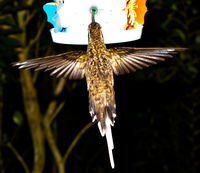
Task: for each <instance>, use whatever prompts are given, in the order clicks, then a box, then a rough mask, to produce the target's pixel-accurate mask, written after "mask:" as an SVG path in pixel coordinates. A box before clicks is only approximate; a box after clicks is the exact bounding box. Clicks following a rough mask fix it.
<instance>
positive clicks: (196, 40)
mask: <svg viewBox="0 0 200 173" xmlns="http://www.w3.org/2000/svg"><path fill="white" fill-rule="evenodd" d="M195 42H196V43H197V44H198V45H200V35H198V36H196V38H195Z"/></svg>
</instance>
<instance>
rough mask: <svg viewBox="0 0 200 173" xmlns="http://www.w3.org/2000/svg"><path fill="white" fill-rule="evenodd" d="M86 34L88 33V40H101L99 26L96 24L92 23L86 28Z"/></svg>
mask: <svg viewBox="0 0 200 173" xmlns="http://www.w3.org/2000/svg"><path fill="white" fill-rule="evenodd" d="M88 33H89V40H91V41H95V40H98V41H100V40H102V39H103V36H102V32H101V25H100V24H99V23H97V22H92V23H90V24H89V26H88Z"/></svg>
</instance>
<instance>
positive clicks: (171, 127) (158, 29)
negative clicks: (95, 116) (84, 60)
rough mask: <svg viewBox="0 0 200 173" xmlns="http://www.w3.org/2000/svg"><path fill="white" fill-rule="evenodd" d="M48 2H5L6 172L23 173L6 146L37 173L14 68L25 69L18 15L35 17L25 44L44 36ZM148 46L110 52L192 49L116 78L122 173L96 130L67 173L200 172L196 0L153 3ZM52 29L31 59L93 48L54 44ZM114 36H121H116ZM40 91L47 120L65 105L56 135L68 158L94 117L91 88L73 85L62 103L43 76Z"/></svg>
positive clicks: (48, 164)
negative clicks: (19, 64) (52, 105)
mask: <svg viewBox="0 0 200 173" xmlns="http://www.w3.org/2000/svg"><path fill="white" fill-rule="evenodd" d="M47 2H48V1H45V0H43V1H42V0H35V1H34V2H33V4H32V5H30V6H27V5H26V3H25V2H24V3H23V1H19V0H15V1H9V0H8V1H3V2H0V15H1V17H0V42H1V43H0V114H1V117H0V123H1V124H0V129H1V130H0V132H1V143H0V147H1V148H0V149H1V153H0V169H1V170H0V172H2V173H3V172H5V173H15V172H24V168H23V167H22V165H21V163H20V162H19V160H18V159H17V158H16V155H15V154H14V153H13V152H12V150H11V149H10V148H9V147H8V146H7V144H8V143H12V145H13V146H14V148H15V149H16V150H17V151H18V153H19V154H20V155H21V156H22V157H23V159H24V161H25V162H26V164H27V165H28V167H29V169H30V171H31V170H32V166H33V145H32V139H31V135H30V130H29V125H28V123H27V117H26V111H25V110H24V109H25V108H24V101H23V93H22V89H21V84H20V80H19V78H20V74H19V70H18V69H17V68H15V67H12V66H11V65H10V63H12V62H14V61H18V53H19V52H18V51H17V49H16V48H19V47H22V48H23V46H24V45H22V42H21V41H20V40H19V39H18V38H16V37H15V35H17V34H19V33H20V32H22V31H21V28H20V25H19V23H18V22H17V13H18V12H19V11H22V10H26V11H29V12H30V13H34V16H33V17H32V19H31V21H30V22H29V24H28V25H27V26H26V42H27V43H28V42H29V41H30V40H31V39H33V38H34V37H35V35H36V34H37V31H38V28H39V27H40V25H41V23H42V20H43V19H44V18H45V17H46V15H45V13H44V12H43V10H42V6H43V5H44V4H45V3H47ZM147 8H148V12H147V13H146V16H145V24H144V30H143V34H142V38H141V39H140V40H138V41H133V42H129V43H123V44H122V43H120V44H114V45H107V47H108V48H110V47H113V46H114V47H115V46H133V47H134V46H136V47H186V48H188V51H186V52H181V53H179V54H177V55H175V56H174V58H173V59H169V60H167V61H166V62H164V63H160V64H158V65H156V66H152V67H150V68H147V69H144V70H141V71H137V72H135V73H131V74H127V75H124V76H117V77H115V93H116V104H117V118H116V121H115V126H114V127H113V128H112V131H113V139H114V145H115V149H114V159H115V165H116V168H115V169H114V170H112V169H111V167H110V163H109V157H108V152H107V143H106V140H105V138H102V137H101V135H100V133H99V130H98V128H97V126H96V125H94V126H92V127H91V128H90V129H88V131H86V132H85V133H84V134H83V136H82V137H81V138H80V140H79V141H78V143H77V145H76V146H75V148H74V149H73V150H72V152H71V154H70V156H69V158H68V160H67V162H66V164H65V169H66V172H70V173H73V172H85V173H90V172H91V173H102V172H107V173H108V172H134V173H146V172H154V173H162V172H166V173H198V172H199V171H200V148H199V147H200V119H199V118H200V97H199V96H200V76H199V70H200V64H199V62H200V60H199V55H200V13H199V9H200V5H199V3H198V1H196V0H193V1H192V0H179V1H177V0H168V1H166V0H147ZM51 27H52V26H51V24H49V23H46V25H45V28H44V30H43V32H42V35H41V36H40V39H39V40H38V41H37V42H36V44H34V45H33V46H32V47H31V49H30V50H29V54H28V55H29V56H28V58H29V59H31V58H36V57H42V56H46V55H49V54H51V55H52V54H58V53H63V52H66V51H70V50H79V49H82V50H86V46H72V45H61V44H56V43H53V42H52V40H51V36H50V32H49V29H50V28H51ZM113 29H114V28H113ZM31 73H32V75H33V76H36V80H35V83H34V87H35V88H36V91H37V97H38V103H39V106H40V111H41V114H42V116H43V114H44V113H45V111H46V109H47V107H48V104H49V102H50V101H51V100H53V99H56V100H57V101H58V102H59V103H60V102H62V101H65V105H64V107H63V109H62V110H61V111H60V112H59V114H58V115H57V117H56V119H55V120H54V122H53V123H52V131H53V133H54V135H55V139H56V142H57V145H58V148H59V150H60V152H61V154H62V155H64V153H65V152H66V150H67V148H68V147H69V145H70V144H71V142H72V140H73V139H74V137H75V136H76V135H77V134H78V133H79V131H80V130H81V129H82V128H83V127H84V126H85V125H86V124H87V123H89V122H90V121H91V117H90V115H89V113H88V92H87V88H86V81H85V79H84V80H80V81H69V80H66V84H65V86H64V89H63V90H62V93H61V94H60V95H59V96H57V97H56V98H55V96H54V95H53V90H54V89H55V85H56V83H57V82H58V80H59V79H56V78H55V77H49V73H48V72H47V73H44V72H43V71H40V72H37V75H35V72H34V71H31ZM45 152H46V153H45V155H46V161H45V167H44V171H43V172H48V173H56V172H58V171H57V170H56V164H55V162H54V158H53V155H52V153H51V151H50V149H49V146H48V144H47V142H45Z"/></svg>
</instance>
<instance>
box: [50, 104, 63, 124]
mask: <svg viewBox="0 0 200 173" xmlns="http://www.w3.org/2000/svg"><path fill="white" fill-rule="evenodd" d="M64 105H65V101H63V102H62V103H60V105H59V106H58V107H57V109H56V110H55V112H54V114H53V115H52V116H51V117H50V119H49V123H52V121H53V120H54V119H55V117H56V116H57V115H58V113H59V112H60V111H61V109H62V108H63V106H64Z"/></svg>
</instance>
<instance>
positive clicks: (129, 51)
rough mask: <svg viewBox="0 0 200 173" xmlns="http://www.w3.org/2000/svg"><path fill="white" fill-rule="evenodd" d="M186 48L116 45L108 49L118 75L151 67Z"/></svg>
mask: <svg viewBox="0 0 200 173" xmlns="http://www.w3.org/2000/svg"><path fill="white" fill-rule="evenodd" d="M184 50H186V49H185V48H134V47H115V48H111V49H108V51H109V52H110V53H111V56H112V57H111V59H112V60H111V61H112V67H113V70H114V73H115V74H116V75H121V74H125V73H130V72H135V71H136V70H138V69H143V68H145V67H149V66H150V65H153V64H157V63H158V62H160V61H164V60H165V59H167V58H172V57H173V56H172V55H173V54H175V53H176V52H178V51H184Z"/></svg>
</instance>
